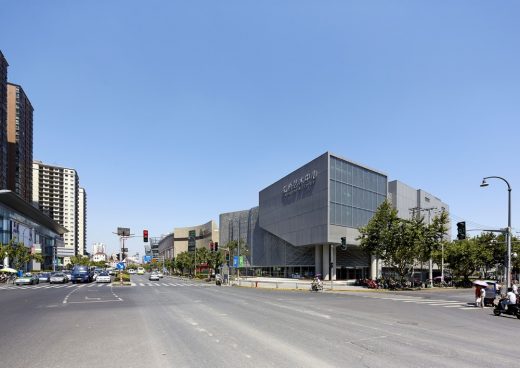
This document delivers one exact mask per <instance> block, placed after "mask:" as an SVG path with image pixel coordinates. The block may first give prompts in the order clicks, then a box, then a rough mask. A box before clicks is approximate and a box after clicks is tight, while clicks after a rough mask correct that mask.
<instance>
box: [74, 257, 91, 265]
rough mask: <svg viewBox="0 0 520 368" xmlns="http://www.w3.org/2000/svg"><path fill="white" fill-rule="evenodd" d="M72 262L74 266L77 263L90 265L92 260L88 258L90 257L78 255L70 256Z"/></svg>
mask: <svg viewBox="0 0 520 368" xmlns="http://www.w3.org/2000/svg"><path fill="white" fill-rule="evenodd" d="M70 263H71V264H72V265H73V266H75V265H81V266H89V265H90V260H89V259H88V257H85V256H82V255H78V256H72V257H70Z"/></svg>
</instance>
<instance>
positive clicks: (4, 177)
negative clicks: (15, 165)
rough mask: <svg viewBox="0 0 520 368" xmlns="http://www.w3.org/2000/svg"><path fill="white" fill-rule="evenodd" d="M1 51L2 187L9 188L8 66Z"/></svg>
mask: <svg viewBox="0 0 520 368" xmlns="http://www.w3.org/2000/svg"><path fill="white" fill-rule="evenodd" d="M8 66H9V64H8V63H7V60H6V59H5V57H4V54H2V51H0V189H5V188H7V67H8Z"/></svg>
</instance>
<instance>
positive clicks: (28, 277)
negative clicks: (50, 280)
mask: <svg viewBox="0 0 520 368" xmlns="http://www.w3.org/2000/svg"><path fill="white" fill-rule="evenodd" d="M14 283H15V284H16V285H35V284H39V283H40V280H39V279H38V276H36V275H33V274H32V273H30V272H27V273H26V274H24V275H23V276H20V277H18V278H16V279H15V280H14Z"/></svg>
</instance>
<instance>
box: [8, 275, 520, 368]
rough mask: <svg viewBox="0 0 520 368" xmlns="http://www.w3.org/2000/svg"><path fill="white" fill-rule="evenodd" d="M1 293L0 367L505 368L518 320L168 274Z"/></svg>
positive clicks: (465, 307)
mask: <svg viewBox="0 0 520 368" xmlns="http://www.w3.org/2000/svg"><path fill="white" fill-rule="evenodd" d="M132 281H133V282H134V284H133V285H134V286H126V287H119V286H110V285H105V284H102V285H101V286H100V285H98V284H86V285H71V284H67V285H65V286H62V285H52V286H50V285H48V284H40V285H36V286H23V287H13V286H9V287H7V288H6V287H4V286H0V311H1V313H0V329H1V331H0V366H2V367H20V368H21V367H56V368H59V367H63V368H65V367H67V368H70V367H89V368H91V367H98V366H101V367H126V368H131V367H152V368H155V367H289V366H291V367H403V366H407V367H472V368H474V367H484V366H487V367H505V366H516V365H517V361H518V356H519V353H520V351H519V349H520V348H519V345H518V343H517V342H518V341H519V339H520V320H518V319H516V318H513V317H509V316H501V317H495V316H494V315H493V313H492V310H491V308H485V309H483V310H482V309H480V308H475V307H472V306H471V305H470V304H468V303H471V302H472V291H471V290H455V291H453V290H441V291H430V290H428V291H423V292H400V293H390V292H338V293H311V292H308V291H279V290H269V289H250V288H237V287H217V286H215V285H213V284H206V283H203V282H192V281H188V280H179V279H175V278H169V277H165V278H163V279H161V281H159V282H149V281H148V280H147V278H146V277H145V276H133V277H132Z"/></svg>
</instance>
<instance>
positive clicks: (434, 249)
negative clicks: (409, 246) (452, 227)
mask: <svg viewBox="0 0 520 368" xmlns="http://www.w3.org/2000/svg"><path fill="white" fill-rule="evenodd" d="M449 221H450V220H449V215H448V212H446V211H442V212H441V213H440V214H439V215H437V216H435V217H434V218H433V220H432V222H431V224H430V225H425V226H424V235H423V236H424V242H423V246H422V247H420V248H421V253H420V256H419V260H420V261H422V262H426V261H428V260H429V259H430V258H434V255H435V254H437V253H438V252H439V251H440V250H441V248H442V245H443V243H445V242H446V241H447V240H446V235H447V234H448V223H449Z"/></svg>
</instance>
